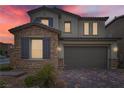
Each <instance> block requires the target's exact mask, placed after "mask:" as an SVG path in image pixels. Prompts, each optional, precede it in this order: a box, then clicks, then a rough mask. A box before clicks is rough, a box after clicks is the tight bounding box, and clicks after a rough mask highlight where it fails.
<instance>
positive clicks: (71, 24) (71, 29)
mask: <svg viewBox="0 0 124 93" xmlns="http://www.w3.org/2000/svg"><path fill="white" fill-rule="evenodd" d="M65 23H70V32H65ZM64 33H68V34H69V33H72V23H71V21H64Z"/></svg>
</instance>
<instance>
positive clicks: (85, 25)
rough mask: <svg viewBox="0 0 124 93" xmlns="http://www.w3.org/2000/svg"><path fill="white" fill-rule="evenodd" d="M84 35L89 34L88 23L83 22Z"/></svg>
mask: <svg viewBox="0 0 124 93" xmlns="http://www.w3.org/2000/svg"><path fill="white" fill-rule="evenodd" d="M84 35H89V23H87V22H85V23H84Z"/></svg>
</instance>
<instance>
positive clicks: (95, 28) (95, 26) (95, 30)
mask: <svg viewBox="0 0 124 93" xmlns="http://www.w3.org/2000/svg"><path fill="white" fill-rule="evenodd" d="M97 34H98V24H97V22H93V35H97Z"/></svg>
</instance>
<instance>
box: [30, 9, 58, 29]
mask: <svg viewBox="0 0 124 93" xmlns="http://www.w3.org/2000/svg"><path fill="white" fill-rule="evenodd" d="M37 17H50V18H53V28H56V29H59V19H58V14H56V13H53V12H50V11H47V10H42V11H39V12H37V13H34V14H32V15H31V16H30V19H31V22H32V21H33V20H34V19H35V18H37Z"/></svg>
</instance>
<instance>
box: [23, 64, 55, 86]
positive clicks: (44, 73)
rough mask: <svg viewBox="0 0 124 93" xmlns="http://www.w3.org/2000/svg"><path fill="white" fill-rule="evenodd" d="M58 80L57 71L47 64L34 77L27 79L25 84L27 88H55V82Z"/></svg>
mask: <svg viewBox="0 0 124 93" xmlns="http://www.w3.org/2000/svg"><path fill="white" fill-rule="evenodd" d="M56 78H57V73H56V69H55V67H54V66H53V65H51V64H47V65H44V67H43V68H42V69H41V70H40V71H39V72H38V73H36V74H35V75H34V76H28V77H27V78H25V80H24V82H25V84H26V86H27V87H33V86H38V87H45V88H50V87H55V81H56Z"/></svg>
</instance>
